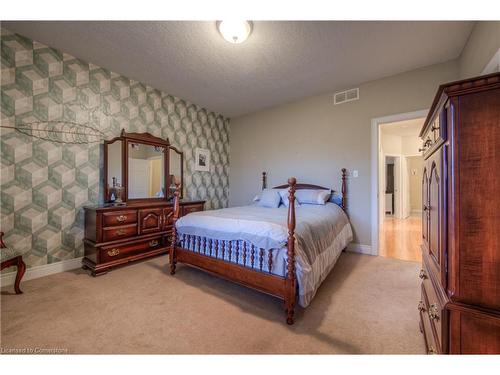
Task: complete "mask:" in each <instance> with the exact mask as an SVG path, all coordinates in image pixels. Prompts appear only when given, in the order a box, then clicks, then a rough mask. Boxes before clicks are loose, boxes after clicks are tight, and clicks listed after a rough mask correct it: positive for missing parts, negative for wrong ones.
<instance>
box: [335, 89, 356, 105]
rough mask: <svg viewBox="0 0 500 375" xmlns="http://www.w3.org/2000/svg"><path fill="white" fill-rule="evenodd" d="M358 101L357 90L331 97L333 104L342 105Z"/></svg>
mask: <svg viewBox="0 0 500 375" xmlns="http://www.w3.org/2000/svg"><path fill="white" fill-rule="evenodd" d="M358 99H359V88H355V89H350V90H345V91H341V92H337V93H335V94H334V96H333V104H335V105H337V104H342V103H347V102H352V101H354V100H358Z"/></svg>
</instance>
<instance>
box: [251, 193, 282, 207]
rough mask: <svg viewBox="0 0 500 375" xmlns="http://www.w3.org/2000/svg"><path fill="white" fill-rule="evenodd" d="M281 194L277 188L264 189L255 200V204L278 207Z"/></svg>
mask: <svg viewBox="0 0 500 375" xmlns="http://www.w3.org/2000/svg"><path fill="white" fill-rule="evenodd" d="M280 200H281V196H280V194H279V190H276V189H264V190H262V193H261V194H260V199H259V201H258V202H257V206H260V207H269V208H278V207H279V205H280Z"/></svg>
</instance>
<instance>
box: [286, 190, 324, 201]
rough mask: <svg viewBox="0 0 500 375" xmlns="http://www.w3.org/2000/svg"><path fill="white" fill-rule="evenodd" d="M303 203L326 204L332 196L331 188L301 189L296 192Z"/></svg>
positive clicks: (296, 195)
mask: <svg viewBox="0 0 500 375" xmlns="http://www.w3.org/2000/svg"><path fill="white" fill-rule="evenodd" d="M295 197H296V198H297V199H298V200H299V202H300V203H301V204H325V203H326V202H327V201H328V199H329V198H330V190H319V189H301V190H297V191H296V192H295Z"/></svg>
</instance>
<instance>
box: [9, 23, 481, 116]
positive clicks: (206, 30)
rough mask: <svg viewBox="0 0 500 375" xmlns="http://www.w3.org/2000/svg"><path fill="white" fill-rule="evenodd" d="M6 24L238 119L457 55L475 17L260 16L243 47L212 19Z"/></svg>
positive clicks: (88, 59) (24, 33)
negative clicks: (348, 19)
mask: <svg viewBox="0 0 500 375" xmlns="http://www.w3.org/2000/svg"><path fill="white" fill-rule="evenodd" d="M3 25H4V27H7V28H9V29H10V30H13V31H15V32H19V33H21V34H23V35H26V36H29V37H31V38H33V39H35V40H39V41H40V42H42V43H45V44H48V45H50V46H53V47H55V48H59V49H62V50H63V51H67V52H68V53H70V54H72V55H74V56H76V57H78V58H81V59H83V60H85V61H90V62H92V63H94V64H97V65H100V66H104V67H106V68H108V69H111V70H113V71H116V72H118V73H120V74H123V75H126V76H128V77H131V78H133V79H136V80H139V81H141V82H144V83H146V84H149V85H152V86H154V87H156V88H158V89H160V90H164V91H166V92H168V93H171V94H172V95H175V96H178V97H182V98H185V99H187V100H190V101H192V102H194V103H198V104H199V105H201V106H203V107H206V108H207V109H209V110H211V111H216V112H219V113H222V114H224V115H225V116H238V115H242V114H246V113H251V112H255V111H258V110H261V109H264V108H268V107H273V106H276V105H279V104H283V103H286V102H290V101H293V100H296V99H300V98H304V97H308V96H311V95H316V94H322V93H326V92H333V91H335V90H339V89H343V88H349V87H352V86H355V85H357V84H359V83H362V82H367V81H371V80H375V79H379V78H382V77H385V76H390V75H394V74H397V73H401V72H405V71H409V70H413V69H416V68H419V67H424V66H428V65H432V64H436V63H439V62H444V61H448V60H451V59H455V58H457V57H458V56H459V55H460V53H461V51H462V49H463V47H464V45H465V42H466V41H467V38H468V37H469V34H470V32H471V29H472V27H473V22H339V21H336V22H333V21H327V22H300V21H294V22H270V21H259V22H254V28H253V32H252V35H251V36H250V38H249V39H248V40H247V41H246V42H245V43H243V44H238V45H234V44H230V43H227V42H226V41H224V40H223V39H222V37H221V36H220V35H219V34H218V32H217V30H216V27H215V22H208V21H204V22H199V21H196V22H178V21H162V22H160V21H157V22H109V21H107V22H4V23H3ZM361 95H362V94H361Z"/></svg>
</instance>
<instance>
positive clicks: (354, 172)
mask: <svg viewBox="0 0 500 375" xmlns="http://www.w3.org/2000/svg"><path fill="white" fill-rule="evenodd" d="M352 177H354V178H357V177H358V170H357V169H355V170H353V171H352Z"/></svg>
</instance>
